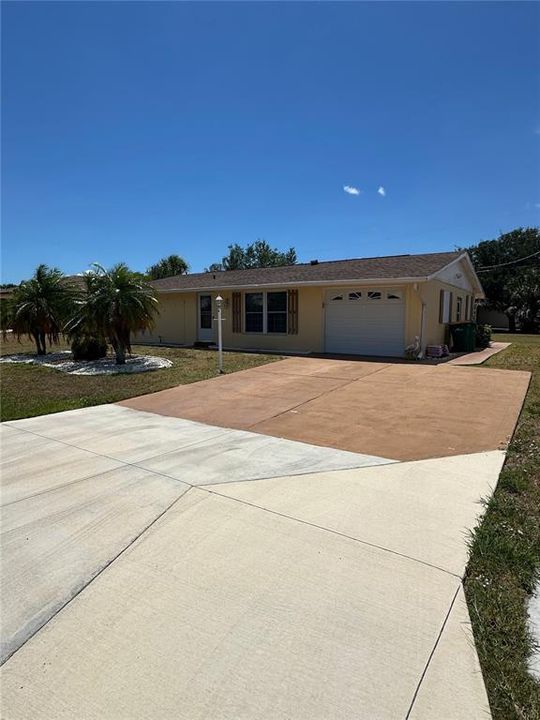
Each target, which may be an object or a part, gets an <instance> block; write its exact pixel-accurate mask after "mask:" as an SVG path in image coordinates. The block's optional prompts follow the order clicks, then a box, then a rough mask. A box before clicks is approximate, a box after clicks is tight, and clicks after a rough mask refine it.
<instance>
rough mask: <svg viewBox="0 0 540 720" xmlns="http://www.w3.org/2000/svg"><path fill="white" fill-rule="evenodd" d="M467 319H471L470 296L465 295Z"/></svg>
mask: <svg viewBox="0 0 540 720" xmlns="http://www.w3.org/2000/svg"><path fill="white" fill-rule="evenodd" d="M465 320H470V316H469V296H468V295H467V296H466V297H465Z"/></svg>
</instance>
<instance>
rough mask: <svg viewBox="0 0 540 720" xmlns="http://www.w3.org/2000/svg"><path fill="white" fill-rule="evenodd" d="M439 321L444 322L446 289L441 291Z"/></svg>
mask: <svg viewBox="0 0 540 720" xmlns="http://www.w3.org/2000/svg"><path fill="white" fill-rule="evenodd" d="M439 322H440V323H443V322H444V290H441V291H440V292H439Z"/></svg>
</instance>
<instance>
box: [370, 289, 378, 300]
mask: <svg viewBox="0 0 540 720" xmlns="http://www.w3.org/2000/svg"><path fill="white" fill-rule="evenodd" d="M367 296H368V300H380V299H381V298H382V293H381V292H379V291H378V290H369V292H368V294H367Z"/></svg>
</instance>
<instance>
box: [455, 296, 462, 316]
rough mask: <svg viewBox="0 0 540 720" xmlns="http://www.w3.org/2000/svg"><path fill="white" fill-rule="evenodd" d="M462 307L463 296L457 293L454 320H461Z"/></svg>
mask: <svg viewBox="0 0 540 720" xmlns="http://www.w3.org/2000/svg"><path fill="white" fill-rule="evenodd" d="M462 308H463V298H462V297H459V295H458V297H457V300H456V322H461V313H462Z"/></svg>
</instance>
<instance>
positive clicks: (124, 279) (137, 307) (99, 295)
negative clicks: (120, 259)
mask: <svg viewBox="0 0 540 720" xmlns="http://www.w3.org/2000/svg"><path fill="white" fill-rule="evenodd" d="M85 277H86V288H87V290H86V293H85V295H84V297H83V299H82V300H81V301H80V302H79V305H78V309H77V312H76V313H75V314H74V316H73V317H72V319H71V320H70V322H69V323H68V325H67V328H66V329H67V330H68V332H70V334H74V335H76V334H77V332H78V331H80V332H82V333H88V334H90V335H93V336H95V337H98V338H99V337H105V338H107V339H108V341H109V342H110V344H111V345H112V347H113V350H114V352H115V355H116V364H117V365H124V364H125V362H126V352H131V333H134V332H138V331H140V330H149V329H151V328H152V327H153V325H154V318H155V315H156V313H157V311H158V306H157V298H156V294H155V291H154V288H152V287H151V286H150V285H149V284H148V283H147V282H146V281H142V280H140V279H139V278H138V277H137V275H136V274H135V273H133V272H132V271H131V270H130V269H129V268H128V267H127V265H125V264H124V263H120V264H118V265H115V266H114V267H112V268H111V269H110V270H105V268H104V267H102V266H101V265H98V264H97V263H95V264H94V265H93V266H92V270H91V271H90V272H89V273H87V274H86V276H85Z"/></svg>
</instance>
